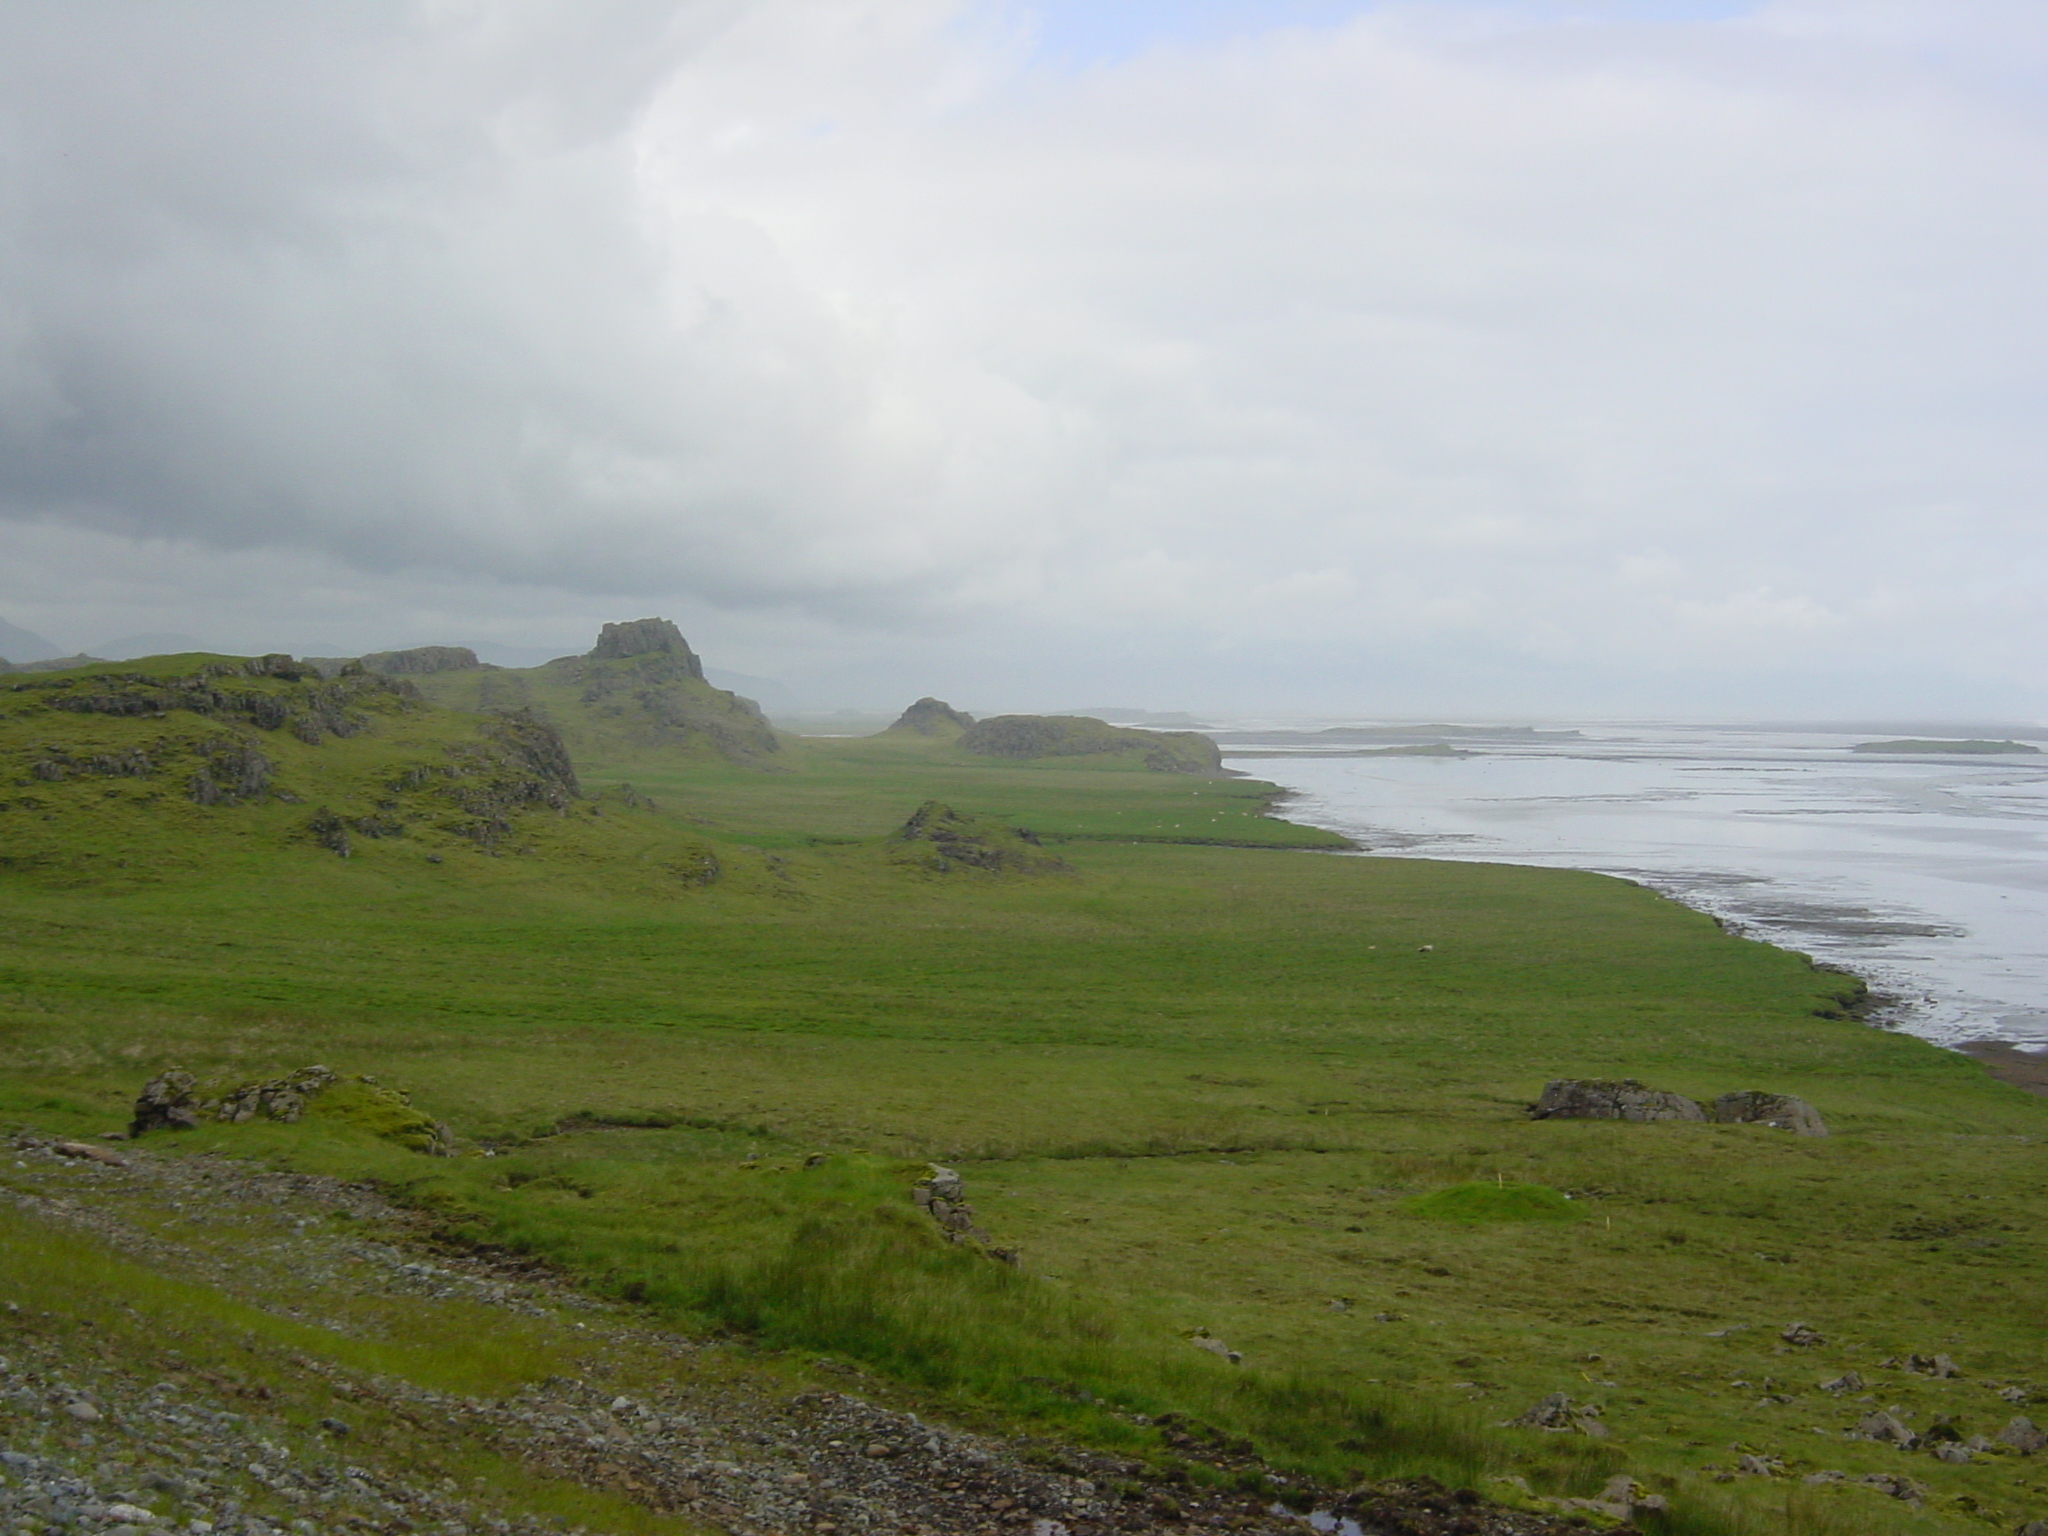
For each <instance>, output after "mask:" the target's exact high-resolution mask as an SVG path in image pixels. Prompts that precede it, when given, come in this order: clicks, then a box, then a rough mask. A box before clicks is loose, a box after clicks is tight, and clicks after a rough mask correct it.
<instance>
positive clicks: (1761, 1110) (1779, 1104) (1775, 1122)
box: [1707, 1088, 1828, 1136]
mask: <svg viewBox="0 0 2048 1536" xmlns="http://www.w3.org/2000/svg"><path fill="white" fill-rule="evenodd" d="M1707 1118H1708V1119H1709V1120H1712V1121H1715V1122H1716V1123H1718V1124H1721V1125H1768V1126H1771V1127H1773V1128H1775V1129H1777V1130H1781V1131H1793V1132H1796V1133H1797V1134H1799V1135H1801V1136H1825V1135H1827V1133H1828V1128H1827V1125H1826V1123H1825V1122H1824V1121H1823V1120H1822V1119H1821V1117H1820V1111H1819V1110H1817V1109H1815V1108H1814V1107H1813V1106H1812V1105H1811V1104H1809V1103H1807V1102H1806V1100H1804V1099H1795V1098H1794V1097H1792V1095H1791V1094H1789V1093H1765V1092H1763V1091H1762V1090H1761V1089H1756V1088H1749V1089H1745V1090H1743V1091H1742V1092H1740V1093H1724V1094H1722V1095H1721V1096H1720V1097H1719V1098H1718V1099H1716V1100H1714V1102H1713V1104H1712V1106H1711V1107H1710V1108H1709V1109H1708V1110H1707Z"/></svg>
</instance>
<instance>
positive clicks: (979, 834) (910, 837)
mask: <svg viewBox="0 0 2048 1536" xmlns="http://www.w3.org/2000/svg"><path fill="white" fill-rule="evenodd" d="M889 856H890V859H891V861H892V862H893V863H896V864H899V865H908V866H911V867H913V868H917V869H921V870H925V871H927V872H928V873H931V874H935V875H943V874H951V873H952V872H954V871H956V870H978V871H980V872H982V873H984V874H991V875H1050V874H1065V873H1067V872H1068V866H1067V863H1066V861H1065V860H1063V859H1059V858H1055V857H1054V856H1053V855H1052V854H1049V853H1047V852H1046V851H1045V850H1044V849H1043V848H1042V847H1041V846H1040V844H1039V841H1038V839H1037V838H1036V837H1034V836H1032V835H1031V834H1030V833H1029V832H1027V831H1024V830H1023V829H1022V828H1020V827H1006V826H1004V825H1003V824H1002V823H1001V822H996V821H990V820H988V819H987V818H986V817H982V816H963V815H962V814H961V813H960V812H958V811H956V810H954V809H953V807H951V806H950V805H942V804H940V803H939V802H938V801H936V800H927V801H925V803H924V804H923V805H920V806H919V807H918V808H917V809H916V811H914V812H913V813H912V814H911V817H910V820H908V821H906V822H905V823H903V825H902V826H901V827H899V828H898V829H897V831H896V835H895V836H894V837H893V838H891V839H890V850H889Z"/></svg>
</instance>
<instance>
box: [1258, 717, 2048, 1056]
mask: <svg viewBox="0 0 2048 1536" xmlns="http://www.w3.org/2000/svg"><path fill="white" fill-rule="evenodd" d="M1553 730H1554V731H1556V732H1559V733H1567V732H1573V731H1576V733H1577V734H1552V731H1553ZM1220 734H1221V735H1222V738H1223V743H1224V752H1225V754H1226V756H1225V761H1226V762H1227V763H1229V764H1230V765H1231V766H1233V767H1237V768H1240V769H1244V770H1247V771H1250V772H1254V773H1256V774H1257V775H1258V776H1259V777H1261V778H1265V779H1270V780H1272V781H1273V782H1275V783H1277V784H1281V785H1283V786H1285V787H1286V788H1288V789H1289V790H1291V791H1293V792H1294V793H1295V795H1296V798H1295V799H1294V800H1292V801H1291V802H1290V803H1289V805H1288V807H1287V814H1288V815H1289V816H1290V817H1291V818H1293V819H1296V820H1300V821H1307V822H1312V823H1315V824H1316V825H1319V826H1325V827H1330V828H1332V829H1334V830H1336V831H1339V832H1343V833H1345V834H1346V835H1348V836H1350V837H1353V838H1355V839H1356V840H1357V841H1358V842H1359V843H1360V844H1362V845H1363V846H1364V847H1365V848H1366V849H1368V850H1369V851H1370V852H1372V853H1375V854H1399V855H1407V856H1411V857H1412V856H1420V857H1426V858H1435V859H1470V860H1485V861H1492V862H1501V863H1510V864H1540V865H1547V866H1552V867H1559V868H1570V869H1589V870H1597V871H1600V872H1603V873H1606V874H1613V875H1620V876H1623V877H1626V878H1628V879H1631V880H1637V881H1640V882H1642V883H1643V884H1644V885H1647V886H1650V887H1651V888H1653V889H1655V890H1658V891H1661V892H1663V893H1665V894H1666V895H1669V896H1673V897H1676V898H1677V899H1679V900H1681V901H1683V902H1685V903H1686V904H1687V905H1689V906H1693V907H1697V908H1699V909H1701V910H1703V911H1706V912H1711V913H1713V914H1714V915H1715V916H1717V917H1720V918H1722V919H1724V920H1725V921H1727V922H1729V924H1730V925H1731V926H1733V927H1735V928H1737V929H1738V930H1739V931H1742V932H1745V933H1748V934H1751V935H1753V936H1755V937H1758V938H1763V939H1768V940H1770V941H1771V942H1772V943H1776V944H1781V945H1784V946H1786V947H1788V948H1792V949H1797V950H1802V951H1804V952H1806V953H1808V954H1810V955H1812V956H1814V957H1815V958H1816V959H1817V960H1821V961H1824V962H1827V963H1831V964H1836V965H1841V966H1844V967H1846V968H1848V969H1850V970H1852V971H1854V972H1855V973H1856V974H1857V975H1859V976H1862V977H1863V978H1865V979H1866V980H1867V981H1869V982H1870V984H1871V985H1872V987H1873V988H1874V989H1875V990H1877V991H1878V992H1880V993H1883V994H1887V995H1888V996H1891V997H1895V998H1896V999H1897V1002H1896V1004H1894V1005H1893V1006H1892V1007H1891V1008H1890V1009H1888V1010H1887V1014H1886V1017H1888V1018H1889V1019H1890V1020H1891V1021H1892V1022H1895V1023H1896V1024H1897V1025H1898V1026H1899V1027H1901V1028H1903V1029H1906V1030H1909V1031H1911V1032H1912V1033H1914V1034H1917V1035H1922V1036H1924V1037H1926V1038H1927V1039H1930V1040H1935V1041H1939V1042H1942V1043H1944V1044H1956V1043H1960V1042H1963V1041H1967V1040H1978V1039H2000V1040H2008V1041H2012V1042H2015V1043H2018V1044H2022V1045H2027V1046H2032V1047H2036V1048H2041V1047H2048V857H2044V854H2048V756H2032V755H2015V756H1996V757H1882V756H1871V755H1864V754H1852V753H1851V752H1850V751H1849V750H1848V749H1849V748H1850V746H1852V745H1853V744H1854V743H1856V742H1858V741H1868V740H1870V739H1871V736H1870V734H1869V733H1862V734H1851V733H1845V732H1839V731H1825V730H1812V731H1796V730H1760V729H1744V728H1734V727H1708V726H1685V725H1657V726H1643V725H1612V726H1610V725H1598V724H1582V725H1576V726H1574V725H1570V724H1566V725H1561V726H1558V727H1554V728H1546V729H1545V730H1544V731H1543V732H1538V733H1527V734H1525V735H1523V736H1522V737H1521V738H1520V739H1516V738H1515V737H1513V736H1507V737H1502V738H1496V739H1486V738H1484V737H1471V738H1464V739H1462V740H1461V742H1460V744H1461V745H1462V746H1463V747H1465V748H1466V749H1469V750H1470V751H1471V752H1472V753H1473V754H1474V755H1472V756H1469V757H1455V758H1454V757H1401V756H1360V755H1351V754H1356V753H1358V752H1359V751H1361V750H1370V747H1361V745H1360V744H1359V743H1358V742H1357V741H1352V742H1346V743H1345V744H1344V745H1343V746H1337V747H1334V748H1332V747H1324V748H1322V749H1320V750H1317V749H1313V748H1310V749H1306V750H1305V749H1304V747H1303V742H1302V738H1301V737H1300V736H1298V735H1295V734H1293V733H1291V732H1288V733H1277V732H1275V733H1269V732H1264V731H1259V730H1257V729H1250V730H1244V731H1239V732H1224V733H1220ZM2001 734H2002V735H2009V734H2011V733H2010V732H2009V731H2007V732H2001ZM1327 739H1328V738H1325V740H1327ZM1412 739H1413V740H1415V741H1418V742H1430V741H1436V740H1443V739H1444V737H1443V736H1441V735H1433V734H1431V732H1430V731H1429V730H1428V728H1426V727H1424V728H1418V729H1416V730H1415V731H1414V732H1413V735H1412ZM1386 742H1387V738H1381V739H1380V740H1379V741H1377V742H1375V743H1374V745H1385V744H1386ZM1275 749H1279V750H1281V751H1283V752H1285V753H1286V755H1281V756H1270V757H1268V756H1263V755H1255V756H1243V755H1238V754H1245V753H1254V754H1262V753H1263V752H1265V751H1272V750H1275ZM1339 754H1344V755H1339Z"/></svg>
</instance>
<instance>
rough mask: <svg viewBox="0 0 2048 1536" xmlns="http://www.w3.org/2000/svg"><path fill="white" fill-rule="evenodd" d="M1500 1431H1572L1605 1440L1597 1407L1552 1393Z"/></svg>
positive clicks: (1505, 1423)
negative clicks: (1508, 1429)
mask: <svg viewBox="0 0 2048 1536" xmlns="http://www.w3.org/2000/svg"><path fill="white" fill-rule="evenodd" d="M1502 1428H1522V1429H1548V1430H1553V1431H1558V1432H1567V1431H1571V1432H1576V1433H1578V1434H1582V1435H1591V1436H1592V1437H1593V1438H1594V1439H1596V1440H1601V1439H1605V1438H1606V1436H1607V1426H1606V1425H1605V1424H1603V1423H1601V1422H1600V1408H1599V1405H1598V1404H1595V1403H1574V1402H1573V1401H1572V1400H1571V1399H1570V1398H1569V1397H1567V1396H1566V1395H1565V1394H1564V1393H1562V1392H1553V1393H1551V1394H1550V1395H1549V1396H1548V1397H1546V1398H1544V1399H1543V1400H1542V1401H1541V1402H1539V1403H1538V1404H1536V1406H1535V1407H1533V1408H1528V1409H1525V1410H1524V1411H1522V1412H1521V1413H1518V1414H1516V1415H1515V1416H1514V1417H1513V1418H1512V1419H1507V1420H1504V1421H1503V1423H1502Z"/></svg>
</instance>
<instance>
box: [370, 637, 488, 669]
mask: <svg viewBox="0 0 2048 1536" xmlns="http://www.w3.org/2000/svg"><path fill="white" fill-rule="evenodd" d="M360 660H361V662H362V665H363V667H364V668H365V669H366V670H367V671H371V672H382V673H384V674H385V675H386V676H387V677H429V676H431V675H433V674H434V673H436V672H466V671H469V670H472V669H474V668H477V667H481V666H482V665H483V663H482V662H480V661H478V660H477V659H476V652H475V651H472V650H471V649H470V648H469V647H468V646H466V645H416V646H414V647H412V649H410V650H405V651H372V652H371V653H370V654H369V655H367V656H364V657H361V658H360Z"/></svg>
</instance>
